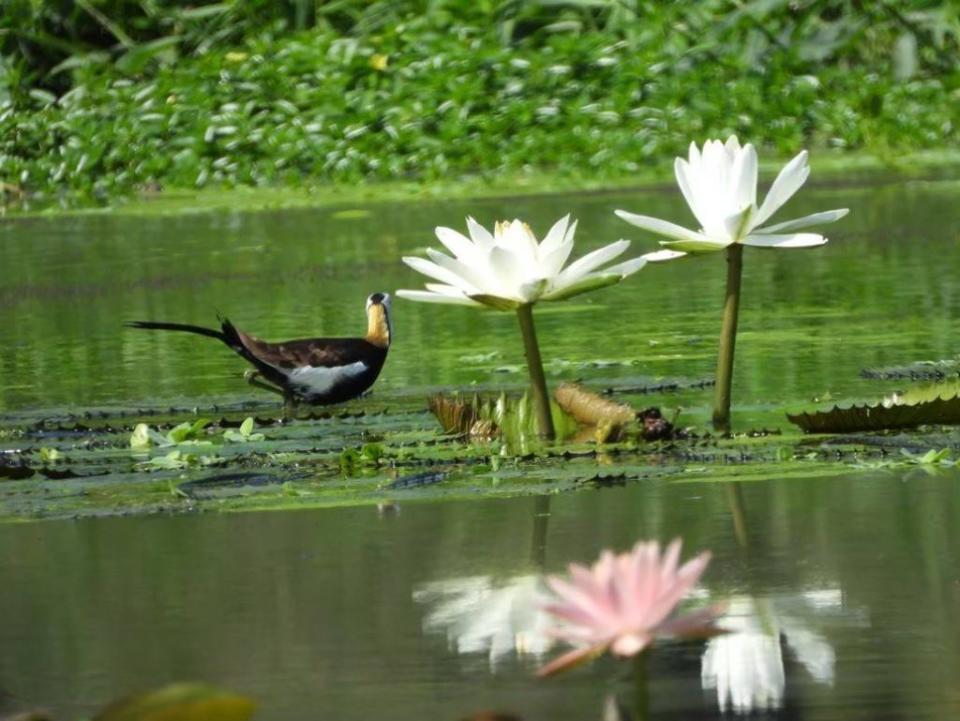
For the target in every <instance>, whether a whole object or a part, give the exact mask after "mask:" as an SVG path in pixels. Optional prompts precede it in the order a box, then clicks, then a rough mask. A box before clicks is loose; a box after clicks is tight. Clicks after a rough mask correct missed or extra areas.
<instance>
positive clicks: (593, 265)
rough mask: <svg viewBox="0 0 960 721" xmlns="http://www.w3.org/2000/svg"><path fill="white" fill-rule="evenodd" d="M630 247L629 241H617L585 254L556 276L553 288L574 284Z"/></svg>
mask: <svg viewBox="0 0 960 721" xmlns="http://www.w3.org/2000/svg"><path fill="white" fill-rule="evenodd" d="M629 247H630V241H629V240H618V241H616V242H615V243H610V245H605V246H603V247H602V248H598V249H597V250H595V251H593V252H592V253H587V254H586V255H585V256H583V257H582V258H579V259H578V260H575V261H574V262H573V263H571V264H570V265H569V266H567V268H566V270H564V271H563V272H562V273H560V275H558V276H557V279H556V281H555V282H554V287H560V286H562V285H567V284H569V283H575V282H576V281H578V280H579V279H580V278H582V277H583V276H585V275H586V274H587V273H589V272H591V271H593V270H595V269H597V268H599V267H600V266H601V265H603V264H604V263H607V262H609V261H611V260H613V259H614V258H616V257H617V256H619V255H623V253H624V252H625V251H626V250H627V248H629Z"/></svg>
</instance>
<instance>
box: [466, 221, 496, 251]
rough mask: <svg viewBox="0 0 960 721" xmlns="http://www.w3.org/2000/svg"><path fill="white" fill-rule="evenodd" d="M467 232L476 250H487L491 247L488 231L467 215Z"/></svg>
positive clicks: (491, 240)
mask: <svg viewBox="0 0 960 721" xmlns="http://www.w3.org/2000/svg"><path fill="white" fill-rule="evenodd" d="M467 231H468V232H469V233H470V237H471V238H473V242H474V243H475V244H476V246H477V247H478V248H481V249H483V250H489V249H490V248H492V247H493V236H492V235H491V234H490V231H489V230H487V229H486V228H484V227H483V226H482V225H480V223H478V222H477V221H475V220H474V219H473V218H472V217H470V216H469V215H468V216H467Z"/></svg>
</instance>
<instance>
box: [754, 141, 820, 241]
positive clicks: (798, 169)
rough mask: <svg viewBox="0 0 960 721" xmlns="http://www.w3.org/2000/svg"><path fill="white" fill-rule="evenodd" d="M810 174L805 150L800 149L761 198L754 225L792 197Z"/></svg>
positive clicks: (760, 222) (761, 221)
mask: <svg viewBox="0 0 960 721" xmlns="http://www.w3.org/2000/svg"><path fill="white" fill-rule="evenodd" d="M809 175H810V166H809V165H807V151H806V150H802V151H800V153H798V154H797V156H796V157H795V158H794V159H793V160H791V161H790V162H789V163H787V164H786V165H785V166H783V170H781V171H780V174H779V175H777V179H776V180H774V181H773V185H771V186H770V190H769V191H768V192H767V197H766V198H764V199H763V205H761V206H760V210H759V212H758V213H757V215H756V217H755V218H754V222H755V223H756V225H761V224H762V223H764V222H766V221H767V219H768V218H769V217H770V216H771V215H773V214H774V213H776V212H777V210H779V209H780V207H781V206H782V205H783V204H784V203H786V202H787V201H788V200H790V198H791V197H793V194H794V193H796V192H797V191H798V190H800V187H801V186H802V185H803V184H804V183H805V182H806V180H807V177H808V176H809Z"/></svg>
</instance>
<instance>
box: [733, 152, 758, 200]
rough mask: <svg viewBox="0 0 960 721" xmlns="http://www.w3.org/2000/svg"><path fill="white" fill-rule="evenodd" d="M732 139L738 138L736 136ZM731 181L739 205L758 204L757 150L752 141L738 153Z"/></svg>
mask: <svg viewBox="0 0 960 721" xmlns="http://www.w3.org/2000/svg"><path fill="white" fill-rule="evenodd" d="M732 139H733V140H736V138H735V137H734V138H732ZM729 142H730V141H729V140H728V141H727V143H728V144H729ZM730 182H731V183H733V188H734V190H733V197H734V199H735V201H736V204H737V206H738V207H741V208H742V207H744V206H747V207H753V206H755V205H756V204H757V151H756V149H755V148H754V147H753V145H751V144H750V143H747V144H746V145H745V146H744V148H743V150H741V151H740V152H739V153H738V154H737V159H736V161H735V162H734V164H733V170H732V172H731V178H730Z"/></svg>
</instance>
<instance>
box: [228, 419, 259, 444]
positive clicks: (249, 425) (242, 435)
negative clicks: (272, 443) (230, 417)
mask: <svg viewBox="0 0 960 721" xmlns="http://www.w3.org/2000/svg"><path fill="white" fill-rule="evenodd" d="M254 423H255V421H254V420H253V416H249V417H247V418H246V419H244V421H243V423H241V424H240V427H239V428H238V429H237V430H233V429H232V428H228V429H227V430H225V431H224V432H223V440H225V441H229V442H231V443H247V442H249V441H262V440H263V439H264V438H265V436H264V435H263V434H262V433H254V432H253V428H254Z"/></svg>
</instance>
